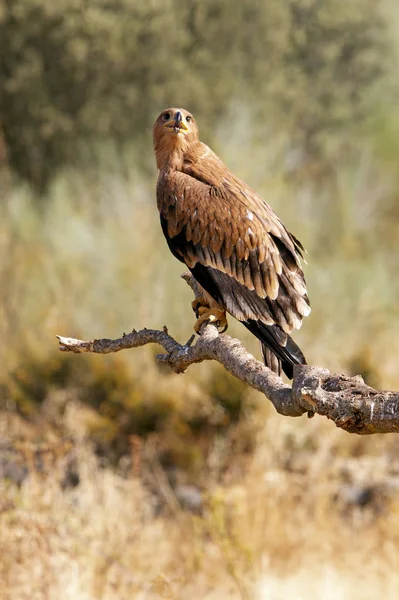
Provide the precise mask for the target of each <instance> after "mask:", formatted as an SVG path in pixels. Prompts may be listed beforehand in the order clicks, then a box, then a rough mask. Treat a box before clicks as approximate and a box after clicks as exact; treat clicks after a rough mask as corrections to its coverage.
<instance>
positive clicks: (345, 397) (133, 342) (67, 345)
mask: <svg viewBox="0 0 399 600" xmlns="http://www.w3.org/2000/svg"><path fill="white" fill-rule="evenodd" d="M183 278H184V279H185V280H186V281H187V283H188V284H189V285H190V286H191V287H192V288H193V291H194V293H195V295H196V297H197V296H198V295H199V290H198V288H196V287H195V284H193V281H192V280H191V276H190V275H187V274H184V275H183ZM57 337H58V339H59V342H60V350H61V351H63V352H75V353H82V352H94V353H97V354H108V353H110V352H119V350H125V349H128V348H137V347H139V346H145V345H146V344H159V345H160V346H162V347H163V348H164V350H165V351H166V354H158V355H157V357H156V358H157V361H158V362H159V363H160V364H164V365H168V366H169V367H170V368H171V369H172V370H173V371H174V372H175V373H184V371H186V369H187V368H188V367H189V366H190V365H192V364H194V363H199V362H202V361H204V360H216V361H218V362H219V363H220V364H222V365H223V366H224V368H225V369H226V370H227V371H229V372H230V373H231V374H232V375H234V376H235V377H237V378H238V379H240V380H241V381H243V382H244V383H246V384H247V385H249V386H251V387H252V388H254V389H256V390H258V391H260V392H262V393H263V394H265V396H267V398H269V400H270V401H271V402H272V404H273V405H274V407H275V409H276V410H277V412H279V413H280V414H282V415H286V416H289V417H299V416H301V415H303V414H304V413H308V415H309V416H313V415H314V414H315V413H317V414H319V415H323V416H326V417H327V418H328V419H331V420H332V421H334V423H335V424H336V425H337V427H341V428H342V429H345V430H346V431H348V432H350V433H358V434H371V433H389V432H399V393H398V392H388V391H377V390H374V389H373V388H371V387H369V386H368V385H366V384H365V383H364V381H363V379H362V378H361V377H360V376H359V375H358V376H356V377H347V376H345V375H334V374H331V373H330V372H329V371H328V370H327V369H322V368H320V367H315V366H309V365H298V366H296V367H295V368H294V380H293V384H292V387H290V386H289V385H287V384H285V383H284V382H283V381H282V380H281V379H280V377H278V376H277V375H276V374H275V373H273V372H272V371H270V370H269V369H268V368H267V367H266V366H265V365H264V364H263V363H261V362H260V361H258V360H256V359H255V358H254V357H253V356H252V355H251V354H249V352H247V350H246V349H245V348H244V347H243V345H242V344H241V342H239V341H238V340H236V339H234V338H231V337H230V336H228V335H220V334H219V333H218V330H217V328H216V327H215V326H214V325H212V324H208V325H206V324H204V325H203V326H202V330H201V336H200V337H199V338H198V339H197V342H196V343H195V344H194V345H192V342H193V339H194V338H193V337H192V338H190V340H189V341H188V342H187V343H186V344H184V345H181V344H179V343H178V342H177V341H176V340H175V339H173V338H172V337H171V336H170V335H169V333H168V330H167V329H166V327H164V329H163V331H157V330H153V329H142V330H141V331H135V330H133V331H132V332H131V333H129V334H127V335H125V334H124V335H123V337H121V338H119V339H116V340H109V339H99V340H92V341H88V342H87V341H83V340H76V339H73V338H65V337H61V336H57Z"/></svg>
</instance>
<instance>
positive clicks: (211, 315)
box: [194, 306, 228, 335]
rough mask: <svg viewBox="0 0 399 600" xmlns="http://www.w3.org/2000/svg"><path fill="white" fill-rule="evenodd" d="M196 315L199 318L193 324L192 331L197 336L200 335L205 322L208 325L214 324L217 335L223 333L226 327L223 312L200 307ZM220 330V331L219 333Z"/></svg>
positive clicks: (224, 313) (224, 312)
mask: <svg viewBox="0 0 399 600" xmlns="http://www.w3.org/2000/svg"><path fill="white" fill-rule="evenodd" d="M198 315H199V316H198V318H197V320H196V322H195V323H194V331H195V332H196V333H198V335H199V334H200V331H201V327H202V325H203V324H204V323H205V322H206V321H207V322H208V323H215V324H216V326H217V329H218V331H219V333H223V332H224V331H226V329H227V327H228V324H227V319H226V311H225V310H219V309H217V308H209V307H208V306H200V307H199V308H198ZM220 329H222V331H220Z"/></svg>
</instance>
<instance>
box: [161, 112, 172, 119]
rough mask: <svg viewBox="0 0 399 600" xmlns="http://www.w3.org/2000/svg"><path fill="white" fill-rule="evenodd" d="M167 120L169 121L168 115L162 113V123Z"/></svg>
mask: <svg viewBox="0 0 399 600" xmlns="http://www.w3.org/2000/svg"><path fill="white" fill-rule="evenodd" d="M169 119H170V113H163V115H162V121H169Z"/></svg>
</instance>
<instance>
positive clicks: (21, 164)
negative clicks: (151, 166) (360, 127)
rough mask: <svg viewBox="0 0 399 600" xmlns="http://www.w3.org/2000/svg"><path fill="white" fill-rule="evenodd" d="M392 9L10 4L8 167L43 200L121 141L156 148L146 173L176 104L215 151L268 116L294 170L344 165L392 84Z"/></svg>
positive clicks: (4, 79) (298, 4)
mask: <svg viewBox="0 0 399 600" xmlns="http://www.w3.org/2000/svg"><path fill="white" fill-rule="evenodd" d="M380 4H381V3H379V2H375V0H351V2H347V1H346V0H285V1H283V2H282V1H281V0H267V1H264V2H258V0H243V1H242V2H238V3H233V4H232V3H231V2H229V1H228V0H188V1H187V2H184V3H182V2H180V0H167V1H164V0H150V1H148V2H144V1H143V0H112V1H111V0H55V1H53V2H50V1H49V0H47V1H45V2H43V0H0V89H1V94H0V126H1V129H2V133H3V142H4V144H5V149H6V152H7V156H8V161H9V164H10V166H11V167H12V169H13V171H14V172H15V173H17V174H18V175H19V176H20V177H21V178H22V179H24V180H27V181H28V182H29V183H30V184H32V185H33V186H34V187H35V188H36V190H38V191H39V192H41V191H43V190H44V189H45V188H46V186H47V184H48V182H49V181H50V180H51V178H52V177H53V176H54V175H55V173H56V172H57V170H58V169H59V168H60V167H62V166H65V165H68V164H79V165H80V164H82V160H83V164H89V163H90V162H92V159H93V154H94V155H95V154H96V148H98V147H101V146H102V145H104V144H105V143H106V142H109V141H110V140H112V142H113V143H114V144H116V147H117V148H118V149H119V150H122V149H123V148H124V147H125V146H126V145H129V146H131V147H134V149H135V151H136V154H137V156H138V157H140V156H142V155H143V152H142V150H143V148H144V149H145V152H144V160H142V161H141V163H142V164H141V167H142V168H144V166H145V165H146V164H147V163H148V150H149V140H150V128H151V124H152V121H153V120H154V117H155V116H156V115H157V114H158V112H160V110H162V109H163V108H164V107H165V106H167V105H171V104H172V105H180V106H186V107H187V108H189V109H191V110H192V111H193V112H195V113H196V114H197V116H198V117H199V121H200V124H201V129H202V133H203V136H204V137H205V139H207V141H209V142H211V143H212V140H213V132H214V130H215V126H216V124H217V122H218V120H219V119H220V118H221V116H222V115H224V114H226V112H227V111H228V110H229V109H230V108H231V107H232V106H233V105H234V106H238V107H240V109H239V110H241V111H243V112H246V113H248V116H249V117H250V118H253V119H256V122H257V135H258V136H259V138H260V139H261V138H262V137H265V136H266V135H270V132H271V131H272V132H276V131H279V132H281V131H283V132H285V133H286V134H287V135H288V137H289V140H290V154H289V156H288V159H287V160H288V162H289V163H290V165H289V168H290V169H291V170H292V168H297V167H298V166H299V167H301V166H303V164H306V165H307V164H309V163H311V164H313V162H314V161H315V162H316V163H317V164H318V165H321V166H322V167H323V166H324V167H325V166H326V165H328V164H329V161H330V160H331V147H333V149H334V152H335V156H337V155H338V154H337V153H338V152H341V151H342V145H343V144H344V143H347V142H348V140H349V139H350V135H351V134H352V133H353V128H354V125H355V124H357V123H359V122H361V121H362V120H363V119H364V117H365V116H366V115H368V114H370V107H371V106H372V105H373V103H375V101H376V95H375V93H374V92H375V90H376V88H377V87H378V86H379V85H380V84H381V81H382V80H383V77H384V74H385V73H386V67H387V57H388V56H389V46H390V43H389V36H388V35H387V27H386V22H385V20H384V19H383V18H382V10H381V6H380ZM378 97H379V98H381V94H380V95H379V96H378ZM276 123H278V125H276ZM337 133H338V134H339V136H338V137H337V136H336V134H337ZM334 136H335V137H334ZM334 140H335V143H334ZM337 146H338V147H337Z"/></svg>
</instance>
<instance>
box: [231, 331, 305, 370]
mask: <svg viewBox="0 0 399 600" xmlns="http://www.w3.org/2000/svg"><path fill="white" fill-rule="evenodd" d="M242 323H243V325H245V327H246V328H247V329H249V331H250V332H251V333H253V335H255V336H256V337H257V338H258V339H259V340H260V342H261V348H262V355H263V360H264V362H265V365H266V366H267V367H269V369H271V370H272V371H274V372H275V373H277V375H281V369H282V370H283V371H284V373H285V374H286V375H287V377H288V378H289V379H292V378H293V375H294V365H298V364H299V365H306V359H305V357H304V355H303V353H302V351H301V349H300V348H299V346H298V345H297V344H296V343H295V342H294V340H293V339H292V338H291V337H290V336H289V335H288V334H286V333H285V332H284V331H283V330H282V329H281V328H280V327H279V326H278V325H265V324H264V323H262V322H261V321H255V320H252V319H248V320H247V321H243V322H242Z"/></svg>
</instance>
